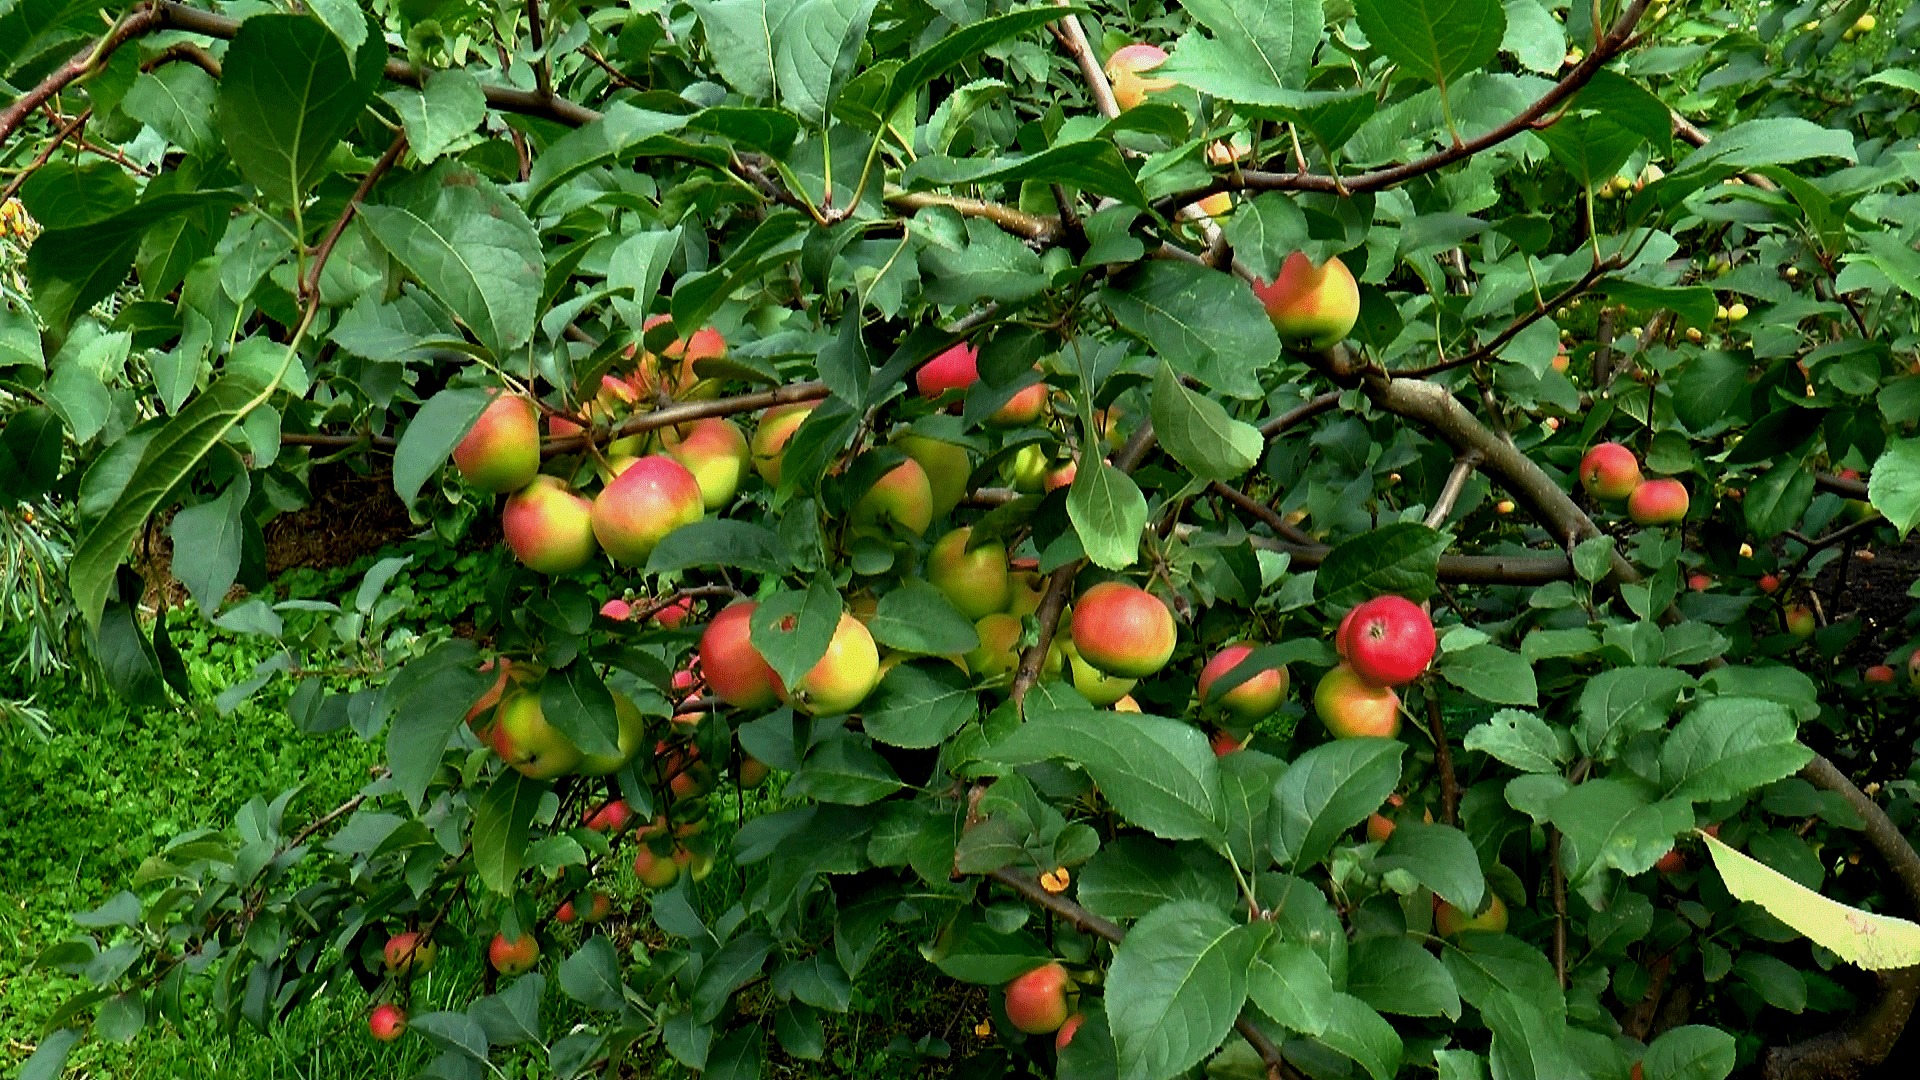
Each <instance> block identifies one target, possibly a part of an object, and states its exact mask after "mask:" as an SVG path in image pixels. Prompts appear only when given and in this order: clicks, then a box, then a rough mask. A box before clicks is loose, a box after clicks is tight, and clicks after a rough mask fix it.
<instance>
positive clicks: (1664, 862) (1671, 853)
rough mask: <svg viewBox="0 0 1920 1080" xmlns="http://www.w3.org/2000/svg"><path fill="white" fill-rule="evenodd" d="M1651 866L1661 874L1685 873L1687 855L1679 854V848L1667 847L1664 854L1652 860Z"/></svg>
mask: <svg viewBox="0 0 1920 1080" xmlns="http://www.w3.org/2000/svg"><path fill="white" fill-rule="evenodd" d="M1653 868H1654V869H1655V870H1657V871H1659V872H1660V873H1662V874H1668V875H1672V874H1681V873H1685V872H1686V869H1687V857H1686V856H1685V855H1683V854H1681V852H1680V849H1679V848H1677V847H1676V848H1672V849H1669V850H1668V852H1667V853H1666V854H1665V855H1662V856H1660V857H1659V858H1658V859H1656V860H1654V863H1653Z"/></svg>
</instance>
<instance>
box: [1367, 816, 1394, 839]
mask: <svg viewBox="0 0 1920 1080" xmlns="http://www.w3.org/2000/svg"><path fill="white" fill-rule="evenodd" d="M1393 829H1394V821H1393V819H1392V818H1390V817H1388V816H1387V815H1385V814H1381V813H1372V814H1368V815H1367V839H1368V840H1370V841H1372V842H1374V843H1376V844H1384V843H1386V842H1387V840H1388V839H1390V838H1391V837H1392V836H1393Z"/></svg>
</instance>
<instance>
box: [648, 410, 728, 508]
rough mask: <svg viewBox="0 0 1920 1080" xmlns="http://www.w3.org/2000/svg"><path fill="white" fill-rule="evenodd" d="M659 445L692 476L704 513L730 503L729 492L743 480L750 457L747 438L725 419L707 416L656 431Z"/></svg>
mask: <svg viewBox="0 0 1920 1080" xmlns="http://www.w3.org/2000/svg"><path fill="white" fill-rule="evenodd" d="M660 445H661V446H662V447H663V448H665V450H666V451H667V453H668V454H669V455H671V456H672V457H673V459H674V460H675V461H678V462H679V463H680V464H682V465H684V466H686V469H687V471H688V472H690V473H692V474H693V478H694V480H695V481H697V482H698V483H699V484H700V498H701V501H702V502H703V503H704V504H705V506H706V508H707V509H708V510H718V509H720V508H721V507H723V506H725V505H727V503H729V502H731V501H733V493H734V492H736V491H738V490H740V481H742V480H744V479H746V477H747V462H748V459H749V457H750V456H751V455H750V453H749V451H748V449H747V437H746V436H745V435H742V434H741V433H740V428H739V427H738V426H737V425H736V424H734V422H733V421H731V420H728V419H726V418H725V417H720V416H709V417H707V418H706V419H704V420H695V421H694V422H692V423H691V424H684V425H682V426H681V427H678V428H665V429H663V430H662V431H661V432H660Z"/></svg>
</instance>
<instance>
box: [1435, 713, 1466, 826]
mask: <svg viewBox="0 0 1920 1080" xmlns="http://www.w3.org/2000/svg"><path fill="white" fill-rule="evenodd" d="M1427 731H1428V733H1429V734H1430V735H1432V736H1433V767H1434V769H1435V770H1436V771H1438V772H1439V774H1440V820H1441V821H1443V822H1445V823H1446V824H1448V825H1458V824H1460V781H1459V779H1458V778H1457V777H1455V776H1454V772H1453V748H1452V747H1451V746H1449V745H1448V743H1447V721H1446V717H1445V716H1443V715H1442V713H1441V709H1440V684H1439V682H1438V681H1430V682H1429V684H1428V686H1427Z"/></svg>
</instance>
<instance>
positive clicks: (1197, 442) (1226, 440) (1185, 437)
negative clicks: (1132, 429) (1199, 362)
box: [1150, 361, 1267, 480]
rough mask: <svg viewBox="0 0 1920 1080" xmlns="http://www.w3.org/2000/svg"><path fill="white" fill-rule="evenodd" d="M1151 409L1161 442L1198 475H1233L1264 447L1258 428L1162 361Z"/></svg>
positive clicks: (1249, 465) (1250, 465)
mask: <svg viewBox="0 0 1920 1080" xmlns="http://www.w3.org/2000/svg"><path fill="white" fill-rule="evenodd" d="M1150 412H1151V415H1152V417H1153V433H1154V435H1155V436H1157V437H1158V438H1159V439H1160V445H1161V446H1163V447H1165V448H1166V450H1167V453H1169V454H1172V455H1173V459H1174V460H1175V461H1178V462H1179V463H1180V464H1182V465H1184V466H1186V467H1187V470H1188V471H1189V472H1191V473H1193V474H1194V475H1195V476H1197V477H1199V478H1200V479H1202V480H1231V479H1233V478H1234V477H1237V476H1239V475H1240V474H1241V473H1244V472H1246V471H1247V470H1248V469H1251V468H1253V467H1254V465H1256V464H1258V463H1259V461H1260V454H1261V453H1262V452H1263V451H1264V450H1265V449H1266V445H1267V441H1266V440H1265V439H1264V438H1262V437H1261V435H1260V429H1259V428H1256V427H1254V426H1253V425H1252V424H1249V423H1245V422H1244V421H1240V420H1235V419H1234V418H1233V417H1231V416H1228V415H1227V410H1226V409H1224V408H1222V407H1221V406H1220V403H1219V402H1217V401H1214V400H1213V399H1212V398H1209V397H1207V396H1205V395H1204V394H1196V393H1194V392H1193V391H1191V390H1188V389H1187V388H1186V386H1184V385H1182V383H1181V382H1180V377H1179V376H1177V375H1175V374H1174V373H1173V368H1172V367H1170V366H1168V364H1167V363H1166V362H1165V361H1162V362H1161V364H1160V367H1159V368H1158V369H1157V370H1156V371H1155V372H1154V376H1153V400H1152V405H1151V409H1150Z"/></svg>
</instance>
